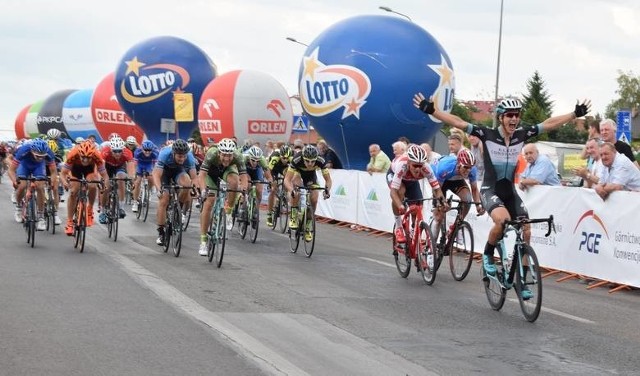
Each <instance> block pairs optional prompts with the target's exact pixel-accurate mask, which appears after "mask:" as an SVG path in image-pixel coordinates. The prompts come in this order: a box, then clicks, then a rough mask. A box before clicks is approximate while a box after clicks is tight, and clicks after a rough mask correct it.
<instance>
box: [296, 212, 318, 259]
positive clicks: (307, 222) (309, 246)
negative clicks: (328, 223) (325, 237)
mask: <svg viewBox="0 0 640 376" xmlns="http://www.w3.org/2000/svg"><path fill="white" fill-rule="evenodd" d="M303 225H304V227H303V229H304V232H303V236H304V253H305V254H306V255H307V257H311V255H312V254H313V248H314V246H315V244H316V216H315V215H314V214H313V213H312V212H311V208H310V207H308V208H307V210H306V213H305V215H304V220H303V221H302V223H300V224H299V225H298V226H303ZM307 226H309V227H307ZM308 230H311V240H307V234H306V232H307V231H308Z"/></svg>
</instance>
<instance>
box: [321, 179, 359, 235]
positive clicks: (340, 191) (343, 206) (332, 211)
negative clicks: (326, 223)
mask: <svg viewBox="0 0 640 376" xmlns="http://www.w3.org/2000/svg"><path fill="white" fill-rule="evenodd" d="M330 173H331V182H332V185H331V192H330V193H331V198H330V199H329V200H323V199H322V193H320V198H318V205H317V207H316V214H317V215H321V216H323V217H327V218H333V219H336V220H338V221H343V222H350V223H357V222H358V221H357V215H358V202H359V201H360V200H359V199H358V197H359V192H358V173H359V172H358V171H352V170H330ZM318 182H319V184H320V185H322V186H324V185H325V182H324V179H323V178H322V175H321V174H320V173H318Z"/></svg>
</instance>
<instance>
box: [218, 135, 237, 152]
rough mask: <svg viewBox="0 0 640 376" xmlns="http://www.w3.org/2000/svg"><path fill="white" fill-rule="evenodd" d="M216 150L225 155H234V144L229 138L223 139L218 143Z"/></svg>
mask: <svg viewBox="0 0 640 376" xmlns="http://www.w3.org/2000/svg"><path fill="white" fill-rule="evenodd" d="M218 150H220V152H221V153H225V154H229V153H234V152H235V151H236V143H235V142H234V141H233V140H232V139H230V138H223V139H222V140H220V142H218Z"/></svg>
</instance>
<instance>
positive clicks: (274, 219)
mask: <svg viewBox="0 0 640 376" xmlns="http://www.w3.org/2000/svg"><path fill="white" fill-rule="evenodd" d="M281 209H282V208H281V204H280V198H279V197H278V196H276V198H275V202H274V203H273V213H272V217H271V220H272V221H271V226H270V227H271V229H272V230H275V229H276V226H278V219H279V218H280V210H281Z"/></svg>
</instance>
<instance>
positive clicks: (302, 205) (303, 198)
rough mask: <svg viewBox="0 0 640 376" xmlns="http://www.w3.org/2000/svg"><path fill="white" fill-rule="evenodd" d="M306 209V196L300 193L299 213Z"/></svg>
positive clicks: (304, 193)
mask: <svg viewBox="0 0 640 376" xmlns="http://www.w3.org/2000/svg"><path fill="white" fill-rule="evenodd" d="M306 208H307V195H306V192H302V191H300V211H303V210H305V209H306Z"/></svg>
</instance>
